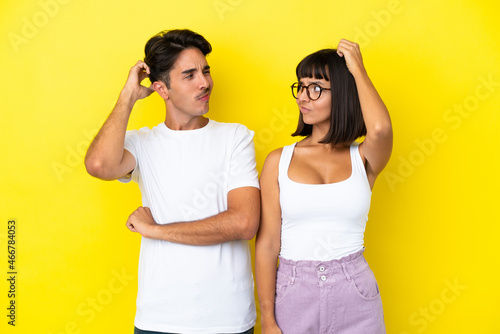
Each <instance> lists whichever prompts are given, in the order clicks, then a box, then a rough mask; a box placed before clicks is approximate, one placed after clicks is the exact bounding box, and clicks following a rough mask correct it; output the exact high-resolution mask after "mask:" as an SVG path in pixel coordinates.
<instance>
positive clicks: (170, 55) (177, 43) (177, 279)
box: [85, 30, 260, 333]
mask: <svg viewBox="0 0 500 334" xmlns="http://www.w3.org/2000/svg"><path fill="white" fill-rule="evenodd" d="M211 50H212V48H211V45H210V44H209V43H208V41H206V40H205V38H203V37H202V36H201V35H199V34H196V33H194V32H192V31H189V30H171V31H168V32H161V33H159V34H157V35H156V36H154V37H152V38H151V39H150V40H149V41H148V42H147V44H146V48H145V53H146V56H145V59H144V62H143V61H138V62H137V64H135V65H134V66H133V67H132V69H131V70H130V73H129V76H128V79H127V82H126V83H125V86H124V88H123V89H122V91H121V93H120V96H119V99H118V102H117V103H116V106H115V107H114V109H113V111H112V112H111V114H110V115H109V117H108V119H107V120H106V122H105V123H104V125H103V126H102V128H101V129H100V131H99V133H98V134H97V136H96V138H95V139H94V141H93V142H92V144H91V145H90V147H89V150H88V152H87V156H86V158H85V165H86V167H87V171H88V172H89V174H91V175H93V176H95V177H98V178H100V179H103V180H115V179H120V181H122V182H128V181H130V180H134V181H136V182H137V183H138V184H139V188H140V190H141V193H142V202H143V207H139V208H138V209H137V210H136V211H134V212H133V213H132V214H131V215H130V217H129V219H128V220H127V223H126V225H127V227H128V228H129V229H130V230H131V231H132V232H138V233H140V234H141V235H142V237H143V238H142V243H141V254H140V260H139V291H138V296H137V313H136V318H135V327H136V328H135V333H151V332H153V333H253V326H254V324H255V318H256V312H255V304H254V294H253V293H254V289H253V277H252V269H251V260H250V252H249V246H248V240H250V239H252V238H253V237H254V235H255V233H256V231H257V228H258V224H259V214H260V202H259V201H260V193H259V188H258V187H259V186H258V180H257V171H256V170H255V151H254V147H253V132H252V131H249V130H248V129H247V128H245V127H244V126H243V125H240V124H228V123H218V122H215V121H213V120H209V119H208V118H206V117H204V115H205V114H206V113H207V112H208V105H209V99H210V95H211V93H212V88H213V82H212V78H211V76H210V67H209V66H208V63H207V60H206V55H207V54H209V53H210V52H211ZM148 76H149V78H150V80H151V82H152V85H151V86H150V87H145V86H143V85H141V82H142V81H143V80H144V79H145V78H146V77H148ZM153 92H156V93H158V94H159V95H160V96H161V97H162V98H163V99H164V100H165V105H166V118H165V122H164V123H160V124H159V125H157V126H155V127H154V128H152V129H149V128H142V129H140V130H134V131H128V132H127V131H126V128H127V123H128V120H129V116H130V113H131V111H132V108H133V106H134V104H135V102H136V101H137V100H139V99H143V98H146V97H148V96H149V95H151V94H152V93H153Z"/></svg>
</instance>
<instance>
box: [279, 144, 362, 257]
mask: <svg viewBox="0 0 500 334" xmlns="http://www.w3.org/2000/svg"><path fill="white" fill-rule="evenodd" d="M296 144H297V143H295V144H292V145H289V146H285V147H283V151H282V153H281V158H280V162H279V176H278V182H279V188H280V204H281V251H280V256H282V257H284V258H285V259H289V260H295V261H298V260H314V261H327V260H334V259H340V258H342V257H344V256H347V255H349V254H351V253H355V252H357V251H359V250H361V249H362V248H363V247H364V246H363V239H364V233H365V227H366V221H367V220H368V211H369V210H370V200H371V189H370V184H369V182H368V177H367V176H366V170H365V166H364V165H363V161H362V160H361V156H360V154H359V149H358V148H359V143H357V142H354V143H353V144H352V145H351V147H350V155H351V169H352V172H351V176H350V177H349V178H347V179H346V180H343V181H340V182H336V183H329V184H305V183H298V182H295V181H292V180H290V178H288V168H289V166H290V161H291V160H292V156H293V151H294V148H295V145H296Z"/></svg>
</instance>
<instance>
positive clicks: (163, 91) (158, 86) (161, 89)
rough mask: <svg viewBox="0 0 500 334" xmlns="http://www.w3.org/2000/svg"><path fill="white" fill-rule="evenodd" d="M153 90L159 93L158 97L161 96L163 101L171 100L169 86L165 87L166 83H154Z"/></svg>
mask: <svg viewBox="0 0 500 334" xmlns="http://www.w3.org/2000/svg"><path fill="white" fill-rule="evenodd" d="M153 89H154V90H155V92H157V93H158V95H160V96H161V97H162V99H164V100H168V99H169V98H170V97H169V96H170V95H169V93H168V88H167V85H165V83H164V82H163V81H159V80H158V81H155V82H153Z"/></svg>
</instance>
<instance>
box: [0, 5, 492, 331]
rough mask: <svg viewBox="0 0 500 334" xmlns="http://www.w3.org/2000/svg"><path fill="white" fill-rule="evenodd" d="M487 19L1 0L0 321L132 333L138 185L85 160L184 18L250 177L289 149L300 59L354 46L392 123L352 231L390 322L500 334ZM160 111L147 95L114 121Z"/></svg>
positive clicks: (443, 8) (471, 13)
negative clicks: (360, 235)
mask: <svg viewBox="0 0 500 334" xmlns="http://www.w3.org/2000/svg"><path fill="white" fill-rule="evenodd" d="M499 12H500V5H498V2H497V1H473V0H463V1H451V0H448V1H428V0H427V1H408V0H393V1H375V0H371V1H360V0H354V1H321V0H318V1H265V0H253V1H252V0H207V1H194V0H183V1H170V0H168V1H167V0H164V1H124V0H122V1H96V0H88V1H80V0H64V1H63V0H59V1H56V0H41V1H38V0H24V1H12V0H10V1H2V3H1V5H0V13H1V14H0V36H1V39H0V44H1V66H2V80H1V83H0V85H1V87H0V108H1V109H0V110H1V118H0V134H1V138H2V143H1V145H0V157H1V161H2V162H1V164H0V172H1V173H0V174H1V176H2V177H1V181H0V192H1V201H0V221H1V224H0V226H1V230H0V236H1V238H0V242H1V247H0V260H1V261H0V263H1V268H2V269H1V270H2V275H1V277H3V278H2V279H1V281H0V296H1V297H0V309H1V310H2V312H1V317H0V319H2V320H1V322H0V331H1V332H2V333H42V334H50V333H52V334H56V333H57V334H60V333H68V334H69V333H131V332H132V328H133V317H134V312H135V295H136V284H137V281H136V280H137V274H136V272H137V262H138V252H139V244H140V238H139V236H138V235H137V234H132V233H130V232H129V231H128V230H127V229H126V228H125V225H124V224H125V220H126V218H127V216H128V214H129V213H130V212H132V211H133V210H134V209H135V208H136V207H137V206H139V205H140V196H139V191H138V188H137V186H136V185H123V184H120V183H119V182H117V181H114V182H104V181H100V180H97V179H94V178H92V177H90V176H89V175H87V174H86V171H85V168H84V165H83V157H84V153H85V151H86V148H87V147H88V144H89V142H90V140H91V139H92V138H93V136H94V135H95V134H96V132H97V130H98V129H99V127H100V126H101V124H102V123H103V121H104V119H105V117H106V116H107V114H108V113H109V112H110V111H111V108H112V107H113V105H114V102H115V101H116V98H117V96H118V93H119V90H120V89H121V87H122V86H123V84H124V82H125V79H126V77H127V74H128V70H129V68H130V67H131V66H132V65H133V64H134V63H135V62H136V61H137V60H138V59H142V57H143V47H144V44H145V42H146V41H147V39H148V38H149V37H150V36H152V35H153V34H155V33H157V32H159V31H160V30H164V29H173V28H189V29H192V30H194V31H197V32H199V33H201V34H202V35H204V36H205V37H206V38H207V39H208V40H209V41H210V42H211V43H212V46H213V53H212V54H211V55H210V56H209V58H208V61H209V64H210V65H211V67H212V75H213V79H214V82H215V89H214V92H213V95H212V101H211V106H210V107H211V111H210V113H209V117H211V118H213V119H215V120H218V121H227V122H239V123H243V124H245V125H246V126H247V127H249V128H250V129H252V130H254V131H255V134H256V136H255V143H256V148H257V149H256V151H257V161H258V169H259V171H260V169H261V168H262V164H263V162H264V159H265V157H266V155H267V154H268V153H269V152H270V151H271V150H273V149H274V148H276V147H279V146H283V145H286V144H289V143H292V142H293V141H294V139H293V138H291V137H290V136H289V134H290V133H291V132H293V130H294V129H295V125H296V119H297V115H298V112H297V108H296V105H295V101H294V100H293V98H292V97H291V94H290V88H289V87H290V85H291V84H292V83H293V82H294V81H295V77H294V71H295V66H296V65H297V63H298V62H299V61H300V60H301V59H302V58H303V57H304V56H305V55H307V54H309V53H311V52H314V51H316V50H318V49H320V48H324V47H335V46H336V45H337V43H338V41H339V39H340V38H347V39H351V40H355V41H357V42H358V43H359V44H360V45H361V50H362V53H363V56H364V60H365V65H366V67H367V70H368V73H369V74H370V76H371V78H372V80H373V81H374V83H375V85H376V87H377V88H378V90H379V93H380V94H381V96H382V98H383V100H384V101H385V103H386V105H387V107H388V109H389V111H390V113H391V116H392V120H393V125H394V133H395V136H394V151H393V156H392V159H391V161H390V163H389V165H388V166H387V168H386V170H385V171H384V173H383V174H382V175H381V176H380V177H379V179H378V181H377V184H376V186H375V188H374V193H373V199H372V209H371V212H370V216H369V221H368V225H367V231H366V235H365V244H366V247H367V251H366V253H365V255H366V257H367V259H368V261H369V263H370V264H371V266H372V269H373V270H374V272H375V275H376V277H377V280H378V282H379V285H380V289H381V291H382V298H383V304H384V311H385V321H386V325H387V331H388V333H396V334H413V333H429V334H431V333H498V332H500V325H499V322H498V298H499V297H500V290H499V284H498V269H497V265H498V249H497V247H496V246H497V242H498V236H499V232H500V227H499V220H498V214H497V212H496V210H497V209H498V204H497V203H498V192H497V189H498V187H499V186H500V180H499V176H498V165H499V163H500V158H499V153H500V152H499V148H498V145H499V141H498V135H497V134H496V132H495V131H498V127H499V116H498V115H499V114H498V106H499V102H500V58H499V55H500V39H499V38H498V36H500V26H499V24H498V13H499ZM163 119H164V105H163V101H162V100H161V99H160V98H159V97H158V96H157V95H156V96H154V97H150V98H148V99H147V100H144V101H140V102H139V103H137V105H136V107H135V109H134V111H133V114H132V117H131V120H130V123H129V128H130V129H132V128H139V127H142V126H154V125H156V124H158V123H160V122H162V121H163ZM9 219H16V221H17V228H18V229H17V244H16V247H17V263H16V264H17V268H16V269H17V271H18V275H17V287H16V289H17V291H16V292H17V295H16V306H17V309H16V312H17V319H16V326H15V327H12V326H8V325H7V321H8V318H7V317H6V315H7V313H8V311H7V310H6V308H7V307H8V305H9V304H8V303H9V299H8V298H7V292H8V289H9V287H8V284H7V280H6V277H7V271H8V269H7V247H6V242H7V240H8V239H7V221H8V220H9ZM450 286H454V288H450ZM256 329H257V330H256V332H257V333H260V327H259V321H258V323H257V327H256Z"/></svg>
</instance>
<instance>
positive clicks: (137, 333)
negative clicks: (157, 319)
mask: <svg viewBox="0 0 500 334" xmlns="http://www.w3.org/2000/svg"><path fill="white" fill-rule="evenodd" d="M134 334H174V333H165V332H151V331H143V330H142V329H139V328H137V327H134ZM235 334H253V327H252V328H250V329H249V330H247V331H245V332H241V333H235Z"/></svg>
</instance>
